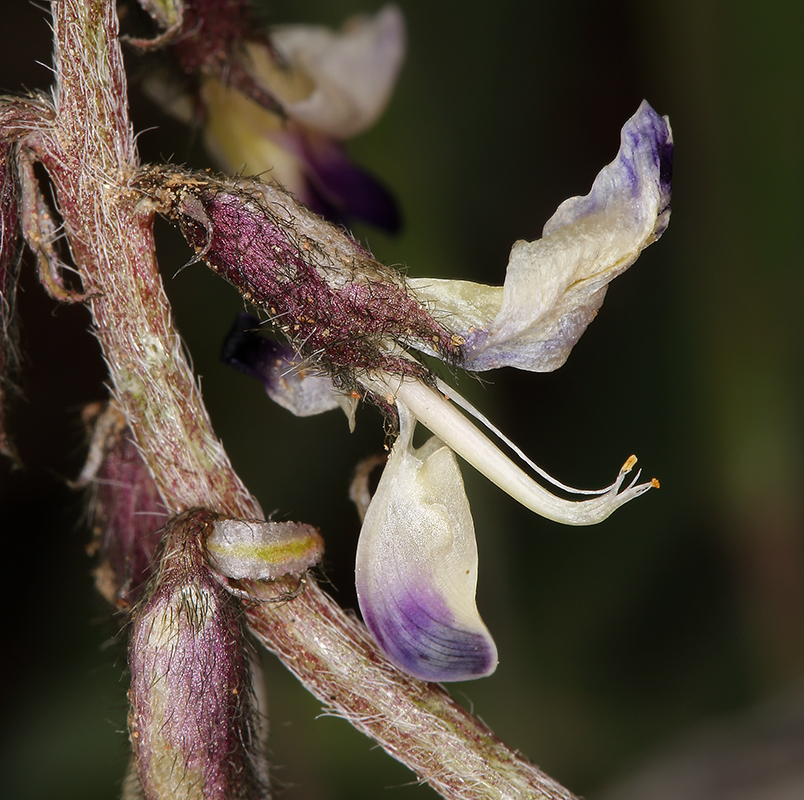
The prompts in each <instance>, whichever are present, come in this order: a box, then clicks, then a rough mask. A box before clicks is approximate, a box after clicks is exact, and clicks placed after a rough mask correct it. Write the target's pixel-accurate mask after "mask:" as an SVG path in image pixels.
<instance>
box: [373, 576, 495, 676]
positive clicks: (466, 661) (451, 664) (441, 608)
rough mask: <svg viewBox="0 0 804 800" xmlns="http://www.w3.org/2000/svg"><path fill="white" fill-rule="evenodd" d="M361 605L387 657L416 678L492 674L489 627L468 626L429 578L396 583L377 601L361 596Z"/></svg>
mask: <svg viewBox="0 0 804 800" xmlns="http://www.w3.org/2000/svg"><path fill="white" fill-rule="evenodd" d="M361 597H362V595H361ZM377 601H379V602H377ZM361 610H362V612H363V619H364V621H365V623H366V626H367V627H368V629H369V630H370V631H371V633H372V635H373V636H374V638H375V640H376V641H377V644H378V645H379V646H380V648H381V649H382V651H383V652H384V653H385V655H386V656H387V657H388V659H389V660H390V661H392V662H393V663H394V664H396V665H397V666H398V667H399V668H400V669H402V670H403V671H405V672H408V673H410V674H411V675H413V676H414V677H416V678H420V679H421V680H424V681H439V682H441V681H465V680H471V679H472V678H480V677H483V676H485V675H489V674H491V673H492V672H494V669H495V668H496V666H497V649H496V647H495V646H494V643H493V642H492V641H491V639H490V637H489V634H488V631H486V630H485V629H484V630H483V631H480V632H478V631H475V630H469V629H465V628H463V627H462V626H461V623H460V621H459V620H456V618H455V615H454V614H453V613H452V612H451V611H450V609H449V608H448V607H447V605H446V604H445V603H444V601H443V599H442V598H441V597H440V596H439V595H438V594H437V593H436V592H433V591H432V589H431V587H430V586H429V585H427V584H424V583H423V584H422V585H419V586H400V585H399V584H397V583H394V584H391V585H389V586H388V587H387V588H386V592H385V594H384V596H382V597H378V598H375V601H374V602H371V601H370V600H368V599H366V600H365V601H362V600H361Z"/></svg>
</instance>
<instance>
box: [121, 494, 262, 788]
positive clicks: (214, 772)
mask: <svg viewBox="0 0 804 800" xmlns="http://www.w3.org/2000/svg"><path fill="white" fill-rule="evenodd" d="M217 520H218V516H217V515H215V514H213V513H211V512H209V511H206V510H204V509H192V510H190V511H186V512H184V513H183V514H181V515H179V516H178V517H175V518H174V519H173V520H171V522H170V523H168V525H167V526H166V527H165V528H164V529H163V530H162V531H161V533H162V535H163V538H164V549H163V551H162V558H161V562H160V565H159V571H158V574H157V576H156V578H155V580H154V581H153V582H152V583H151V584H150V585H149V591H148V595H147V597H146V598H145V599H144V600H143V601H142V603H141V604H140V605H139V606H138V607H137V609H136V611H135V614H134V622H133V627H132V632H131V643H130V649H129V667H130V670H131V688H130V690H129V703H130V711H129V734H130V737H131V743H132V746H133V748H134V756H135V761H136V765H137V772H138V774H139V779H140V782H141V784H142V788H143V793H144V796H145V797H146V798H147V799H148V800H162V799H163V798H164V800H167V799H168V798H170V799H171V800H172V799H173V798H176V797H187V798H190V797H192V798H203V799H204V800H247V799H250V798H265V797H268V796H269V790H268V786H267V772H266V765H265V760H264V756H263V754H262V752H261V749H260V742H259V736H258V735H257V718H256V713H255V711H254V709H253V707H252V688H251V674H250V666H249V657H248V654H247V651H246V646H245V641H244V633H243V629H242V627H241V624H240V616H239V611H238V608H237V604H236V601H235V600H234V599H233V598H232V597H231V595H230V594H229V592H228V591H227V590H226V589H225V588H224V587H223V585H222V584H221V583H220V582H219V580H218V579H217V578H216V577H215V575H214V573H212V571H211V570H210V568H209V567H208V565H207V563H206V560H205V549H204V540H205V537H206V536H207V534H208V533H209V531H210V530H211V529H212V526H213V524H214V523H215V522H216V521H217Z"/></svg>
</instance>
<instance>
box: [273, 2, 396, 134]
mask: <svg viewBox="0 0 804 800" xmlns="http://www.w3.org/2000/svg"><path fill="white" fill-rule="evenodd" d="M405 37H406V34H405V20H404V17H403V16H402V12H401V11H400V10H399V9H398V8H397V7H396V6H385V8H383V9H381V10H380V11H379V12H378V13H377V14H376V15H374V16H372V17H360V18H357V19H353V20H350V21H349V22H347V23H346V25H344V27H343V28H342V30H341V31H339V32H334V31H331V30H329V29H327V28H323V27H317V26H308V25H291V26H284V27H276V28H273V29H272V31H271V40H272V42H273V44H274V46H275V47H276V49H277V51H278V52H279V53H280V54H282V55H283V56H284V58H285V59H286V60H287V62H288V65H289V66H290V68H291V70H292V71H299V72H302V73H304V74H306V75H307V76H309V78H310V83H311V84H312V86H313V89H312V91H311V92H310V93H309V94H307V95H306V96H304V97H301V98H298V99H290V100H287V101H286V102H284V103H283V105H284V107H285V110H286V112H287V113H288V115H289V116H290V117H291V118H292V119H294V120H296V121H297V122H300V123H302V124H304V125H306V126H308V127H310V128H313V129H314V130H317V131H321V132H322V133H326V134H328V135H330V136H334V137H336V138H338V139H347V138H349V137H351V136H354V135H356V134H358V133H361V132H362V131H364V130H366V129H367V128H369V127H370V126H371V125H372V124H373V123H374V122H375V120H376V119H377V117H379V115H380V114H381V113H382V111H383V109H384V108H385V106H386V104H387V103H388V99H389V98H390V96H391V92H392V90H393V88H394V84H395V83H396V78H397V75H398V74H399V70H400V68H401V66H402V62H403V60H404V56H405V45H406V42H405Z"/></svg>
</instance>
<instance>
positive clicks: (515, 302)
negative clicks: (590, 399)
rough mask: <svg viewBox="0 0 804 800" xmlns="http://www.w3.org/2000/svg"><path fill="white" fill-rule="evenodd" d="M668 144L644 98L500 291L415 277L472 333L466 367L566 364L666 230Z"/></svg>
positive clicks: (665, 128) (421, 290)
mask: <svg viewBox="0 0 804 800" xmlns="http://www.w3.org/2000/svg"><path fill="white" fill-rule="evenodd" d="M672 146H673V140H672V134H671V132H670V127H669V125H668V123H667V121H666V120H665V119H663V118H662V117H660V116H659V115H658V114H657V113H656V112H655V111H654V110H653V109H652V108H651V107H650V106H649V105H648V104H647V103H646V102H643V103H642V105H641V106H640V107H639V109H638V111H637V112H636V114H635V115H634V116H633V117H631V119H630V120H628V122H627V123H626V124H625V126H624V127H623V130H622V135H621V145H620V151H619V153H618V155H617V158H616V159H615V160H614V161H613V162H612V163H611V164H609V165H608V166H607V167H606V168H605V169H603V170H602V171H601V172H600V174H599V175H598V176H597V178H596V179H595V182H594V184H593V185H592V190H591V191H590V193H589V194H588V195H586V196H585V197H573V198H570V199H569V200H566V201H564V203H562V204H561V205H560V206H559V208H558V210H557V211H556V213H555V214H554V215H553V217H552V218H551V219H550V220H549V221H548V222H547V224H546V225H545V227H544V234H543V237H542V238H541V239H539V240H537V241H535V242H525V241H519V242H516V243H515V244H514V246H513V247H512V249H511V256H510V260H509V263H508V271H507V273H506V279H505V284H504V286H503V287H502V289H500V288H498V287H486V286H480V285H477V284H471V283H468V282H466V281H457V282H456V281H436V280H424V279H419V280H412V281H411V282H410V283H411V286H412V287H413V288H414V289H415V290H416V291H417V293H418V295H419V297H420V298H421V299H422V300H425V301H427V302H429V303H431V304H432V305H433V306H434V308H436V309H438V310H440V311H442V312H444V315H445V316H444V317H443V319H442V321H443V322H444V324H448V325H450V326H451V328H452V329H453V330H454V331H455V332H456V333H458V334H460V335H461V336H463V338H464V339H466V345H465V349H466V366H467V367H470V368H471V369H474V370H486V369H494V368H497V367H502V366H513V367H517V368H519V369H526V370H531V371H536V372H549V371H550V370H554V369H557V368H558V367H560V366H561V365H562V364H563V363H564V361H566V359H567V356H568V355H569V353H570V350H571V349H572V347H573V346H574V345H575V343H576V342H577V341H578V339H579V338H580V336H581V334H582V333H583V332H584V330H585V329H586V326H587V325H588V324H589V322H591V320H592V319H593V318H594V316H595V314H596V313H597V310H598V309H599V308H600V306H601V304H602V303H603V298H604V297H605V294H606V287H607V285H608V283H609V282H610V281H611V280H613V279H614V278H616V277H617V276H618V275H620V274H622V273H623V272H624V271H625V270H626V269H628V267H629V266H631V264H633V263H634V261H636V259H637V257H638V256H639V254H640V252H641V251H642V250H643V249H644V248H645V247H647V246H648V245H649V244H651V243H652V242H654V241H656V239H658V238H659V236H661V235H662V233H663V232H664V230H665V228H666V227H667V223H668V221H669V217H670V176H671V170H672V152H673V149H672Z"/></svg>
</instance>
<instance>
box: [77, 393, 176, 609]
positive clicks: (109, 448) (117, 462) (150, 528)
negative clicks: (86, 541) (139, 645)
mask: <svg viewBox="0 0 804 800" xmlns="http://www.w3.org/2000/svg"><path fill="white" fill-rule="evenodd" d="M84 416H85V419H86V420H87V422H92V423H93V434H92V440H91V442H90V448H89V455H88V457H87V462H86V465H85V466H84V469H83V471H82V472H81V477H80V478H79V480H78V483H77V485H78V486H87V485H88V486H90V487H91V495H90V501H89V517H90V525H91V528H92V533H93V541H92V544H91V545H90V550H91V551H92V552H93V553H95V552H97V554H98V555H99V564H98V566H97V568H96V569H95V584H96V586H97V587H98V591H99V592H100V593H101V594H102V595H103V596H104V597H105V598H106V599H107V600H108V601H109V602H110V603H111V604H112V605H114V606H116V607H119V608H130V607H131V606H133V605H134V604H135V603H136V602H137V600H138V599H139V597H140V595H141V594H142V590H143V588H144V587H145V583H146V581H147V580H148V578H149V577H150V576H151V573H152V572H153V570H154V568H155V567H156V555H155V554H156V549H157V546H158V545H159V541H160V539H161V531H160V530H159V528H160V527H161V526H162V525H163V524H164V523H165V522H166V521H167V516H168V515H167V513H166V511H165V507H164V504H163V503H162V499H161V497H160V496H159V490H158V489H157V487H156V484H155V483H154V479H153V478H152V477H151V473H150V471H149V470H148V467H147V466H146V464H145V462H144V461H143V459H142V456H141V455H140V451H139V449H138V448H137V445H136V444H135V442H134V440H133V437H132V434H131V431H130V429H129V427H128V425H127V424H126V419H125V417H124V416H123V413H122V412H121V411H120V409H119V408H118V407H117V406H116V405H114V404H109V405H108V406H107V407H106V409H105V410H103V411H102V412H100V413H99V412H98V408H97V406H90V407H89V408H88V409H86V410H85V412H84Z"/></svg>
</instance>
